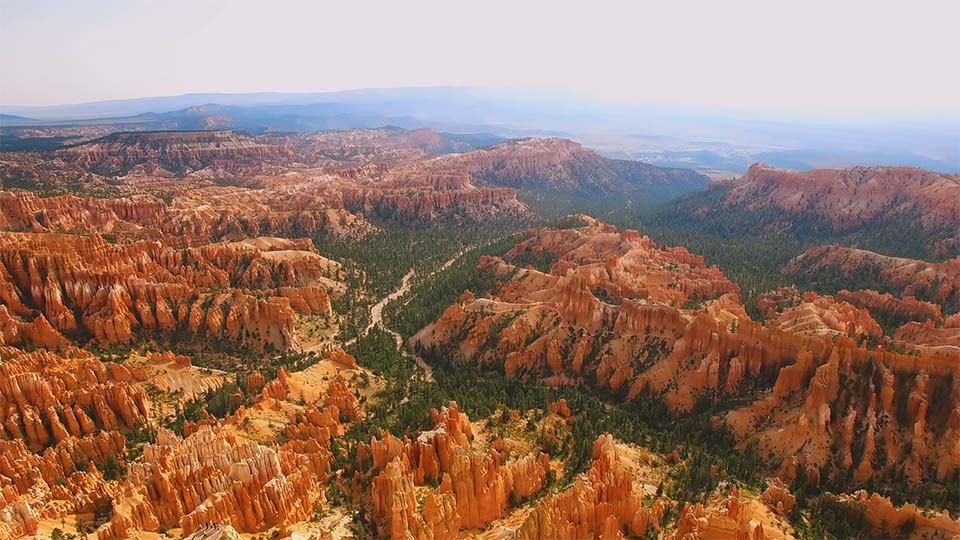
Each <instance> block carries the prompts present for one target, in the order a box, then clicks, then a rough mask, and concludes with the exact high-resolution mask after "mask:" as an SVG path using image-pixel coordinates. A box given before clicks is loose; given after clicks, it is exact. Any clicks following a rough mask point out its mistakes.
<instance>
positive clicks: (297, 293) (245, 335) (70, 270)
mask: <svg viewBox="0 0 960 540" xmlns="http://www.w3.org/2000/svg"><path fill="white" fill-rule="evenodd" d="M300 247H305V246H302V245H301V246H300ZM335 271H336V267H335V264H334V263H331V262H330V261H328V260H327V259H324V258H322V257H320V256H319V255H317V254H316V253H313V252H311V251H304V250H278V251H269V250H260V249H257V248H253V247H249V246H248V245H244V244H210V245H207V246H203V247H199V248H186V249H174V248H169V247H167V246H165V245H164V244H163V243H162V242H157V241H142V242H136V243H132V244H127V245H111V244H109V243H107V242H106V241H104V240H103V239H102V238H101V237H100V236H97V235H93V236H89V237H84V236H70V235H59V234H51V233H0V291H2V293H0V298H2V299H3V306H0V309H2V317H3V318H6V319H7V320H8V321H10V322H8V323H7V327H8V328H10V330H5V331H4V334H3V337H4V340H5V341H6V342H7V343H10V344H29V345H38V346H56V345H58V344H60V343H61V340H63V338H64V336H65V337H69V338H72V339H75V340H78V341H80V342H85V341H86V340H87V339H91V340H93V341H94V342H96V343H99V344H101V345H109V344H113V343H125V342H129V341H131V340H132V339H133V338H134V336H135V334H137V333H139V332H144V331H160V332H167V333H171V334H172V333H174V332H185V333H186V334H187V335H195V336H208V337H214V338H220V337H224V338H227V339H229V340H232V341H234V342H235V343H237V344H243V345H249V346H253V347H256V348H259V349H263V348H266V347H269V348H273V349H276V350H284V349H287V348H289V347H292V346H294V345H295V340H296V336H295V332H294V322H295V318H296V314H297V313H300V314H303V315H323V316H329V315H331V313H332V311H331V307H330V297H329V294H328V292H327V288H326V286H325V285H324V280H327V281H328V282H329V278H328V277H327V276H330V275H331V274H332V273H333V272H335ZM38 320H40V321H45V322H43V323H41V324H42V325H45V324H47V322H48V323H49V326H51V327H52V330H48V331H45V333H46V334H47V335H45V336H44V337H45V339H48V341H41V340H40V339H39V338H38V337H37V336H36V335H35V334H31V333H30V332H29V331H28V330H25V329H22V328H23V327H22V325H25V324H28V323H29V324H34V323H35V322H36V321H38Z"/></svg>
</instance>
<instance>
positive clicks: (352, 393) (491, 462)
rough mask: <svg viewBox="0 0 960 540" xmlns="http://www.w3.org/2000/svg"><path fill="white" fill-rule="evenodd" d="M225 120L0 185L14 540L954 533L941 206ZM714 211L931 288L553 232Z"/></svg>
mask: <svg viewBox="0 0 960 540" xmlns="http://www.w3.org/2000/svg"><path fill="white" fill-rule="evenodd" d="M215 113H216V108H209V109H208V108H205V107H200V108H198V109H197V110H196V111H190V114H194V115H195V116H196V117H197V118H202V119H204V120H203V121H204V122H205V123H204V124H203V125H200V126H198V127H200V128H203V130H201V131H158V132H152V131H138V132H117V133H104V132H102V131H100V130H97V129H93V128H91V129H85V130H79V131H76V132H75V133H74V135H77V136H78V137H80V138H79V139H78V140H76V141H75V142H74V143H73V144H70V145H66V146H63V147H60V148H56V149H51V150H42V151H36V152H4V153H0V180H2V181H3V188H4V189H2V190H0V539H6V538H10V539H20V538H30V539H33V538H57V539H59V540H66V539H69V538H74V539H78V538H84V539H88V540H89V539H96V540H114V539H122V538H143V539H149V540H159V539H161V538H191V539H195V540H201V539H203V540H215V539H217V538H223V539H238V538H244V539H255V538H256V539H261V538H297V539H307V538H312V539H317V540H321V539H326V538H370V537H376V538H390V539H397V540H409V539H416V540H455V539H463V538H479V539H482V540H501V539H504V538H514V539H523V540H553V539H557V540H560V539H582V540H587V539H599V538H643V539H648V540H652V539H655V538H656V539H665V540H697V539H703V540H711V539H718V540H726V539H729V540H744V539H750V540H761V539H774V538H778V539H779V538H787V539H794V538H810V537H815V536H816V534H817V532H818V531H819V529H817V528H816V527H817V526H823V525H824V523H826V524H827V526H837V525H838V524H841V523H849V524H854V525H856V526H857V527H859V529H857V530H858V534H859V533H862V534H864V535H867V536H869V537H880V536H883V535H890V534H893V535H895V536H905V537H911V538H917V539H920V538H932V537H937V536H934V535H940V536H939V537H944V538H950V537H960V507H958V506H957V504H956V501H955V500H954V499H953V497H954V495H955V493H956V490H955V489H954V487H953V486H954V485H956V483H957V482H958V480H960V373H958V369H960V314H958V313H957V311H958V309H960V266H958V264H957V263H958V260H960V259H944V257H945V256H949V255H950V254H951V253H953V250H954V248H955V247H956V246H955V243H956V241H957V240H958V239H957V238H954V237H953V236H952V233H950V228H951V227H954V226H955V225H956V224H957V223H958V215H957V214H956V212H954V209H953V208H951V207H950V205H949V204H948V202H949V200H950V198H951V197H953V194H954V191H952V190H953V189H954V187H953V186H954V184H956V180H955V178H953V177H951V176H949V175H941V174H937V173H931V172H928V171H921V170H919V169H906V168H888V167H876V168H856V169H849V170H843V171H839V170H837V171H834V170H831V171H811V172H805V173H794V172H789V171H779V170H775V169H772V168H769V167H766V166H762V165H756V166H754V167H752V168H751V169H750V171H749V172H748V173H747V174H746V175H745V176H744V177H743V178H741V179H738V180H735V181H731V183H730V184H729V185H728V184H726V183H722V185H714V186H711V187H707V180H706V178H705V177H703V176H702V175H700V174H698V173H696V172H693V171H689V170H683V169H669V168H661V167H655V166H652V165H648V164H644V163H639V162H633V161H625V160H616V159H609V158H606V157H603V156H601V155H599V154H598V153H596V152H594V151H593V150H590V149H588V148H585V147H583V146H582V145H580V144H579V143H576V142H573V141H569V140H565V139H560V138H522V139H511V140H503V139H501V138H497V137H487V136H481V135H454V134H450V133H442V132H438V131H435V130H432V129H415V130H403V129H399V128H391V127H388V128H378V129H356V130H347V131H325V132H313V133H281V132H266V133H262V134H259V135H251V134H247V133H242V132H238V131H231V130H229V129H227V128H229V127H230V123H231V122H230V121H229V118H227V117H223V118H220V117H218V116H217V114H215ZM63 133H64V134H66V133H67V132H66V131H65V132H63ZM898 183H899V184H898ZM898 186H899V187H898ZM701 189H703V190H704V191H702V192H700V193H697V194H695V195H691V196H689V198H688V199H687V200H692V201H695V202H696V201H699V197H702V196H705V195H704V194H706V196H711V195H712V196H716V194H717V193H722V194H723V202H722V204H723V205H724V208H726V209H735V210H736V211H738V212H739V211H742V212H744V215H746V216H749V215H750V213H751V212H759V213H761V214H764V215H766V214H765V213H769V212H770V210H771V209H775V210H776V213H777V214H778V215H779V216H781V217H782V219H783V220H787V221H789V220H791V219H794V218H795V217H796V216H806V217H810V216H815V217H816V219H819V220H823V222H824V223H825V224H827V226H828V228H830V229H831V230H833V229H836V230H852V229H856V228H857V227H859V226H861V225H862V224H863V223H866V222H877V221H885V220H886V221H890V222H898V220H909V219H911V218H910V216H912V215H914V214H915V213H922V214H923V219H922V220H921V221H918V222H917V224H916V225H917V227H919V229H917V230H920V231H922V232H923V235H924V240H925V241H929V247H930V252H931V255H933V254H936V256H932V257H930V258H929V261H928V260H921V259H908V258H903V257H893V256H890V255H887V254H882V253H880V252H874V251H868V250H866V249H863V248H859V247H851V246H849V245H846V244H843V245H841V244H830V243H823V244H818V245H814V246H812V247H809V246H805V248H804V249H805V251H804V252H803V253H801V254H798V255H796V256H791V257H790V259H789V262H787V263H786V265H785V266H784V267H783V268H782V269H778V271H779V270H782V275H783V276H785V278H786V279H791V280H794V281H795V284H788V285H785V286H782V287H771V288H769V290H763V291H760V292H758V293H757V294H755V295H753V296H751V297H750V298H751V300H749V301H748V300H747V297H748V294H747V293H748V291H750V290H751V289H752V288H755V284H754V283H752V282H749V281H745V280H742V279H741V280H735V279H733V278H732V277H731V276H732V274H728V273H726V272H725V270H721V268H720V267H718V266H716V265H713V264H711V261H710V260H709V259H708V258H705V256H702V255H700V254H698V253H695V252H694V251H693V250H691V249H687V248H686V247H682V246H680V245H677V246H671V245H668V244H667V243H664V242H658V241H655V240H654V239H653V238H652V237H651V236H648V235H647V234H645V233H644V232H643V229H642V228H641V229H640V230H633V229H630V228H626V227H619V226H614V225H611V224H609V223H605V222H604V221H602V220H601V219H597V218H596V217H591V216H589V215H586V214H583V213H574V214H570V215H565V216H563V217H556V218H554V217H550V218H548V217H546V216H544V215H541V212H544V213H546V211H545V210H544V208H547V207H549V204H544V203H545V202H546V203H551V202H556V201H563V202H565V203H566V202H569V201H578V200H580V199H583V200H584V201H586V200H588V199H589V200H590V201H594V202H595V201H603V202H604V203H605V204H614V203H622V205H621V207H620V209H621V211H622V212H623V213H624V215H627V214H628V208H629V207H630V205H631V204H633V203H634V202H639V201H642V200H646V199H649V200H651V201H652V200H654V199H656V198H657V197H664V196H670V197H672V196H677V195H682V194H684V193H690V192H694V191H696V190H701ZM718 190H719V191H718ZM798 194H799V195H798ZM627 201H629V204H628V202H627ZM895 201H901V202H902V201H907V202H905V203H902V204H895ZM945 201H946V202H945ZM584 204H586V203H584ZM538 205H543V206H538ZM558 206H559V203H558ZM710 211H711V210H710V209H706V208H705V209H703V213H704V215H709V213H710ZM804 219H806V218H804ZM551 220H552V221H551ZM778 223H779V224H781V225H782V222H778ZM758 228H762V227H761V226H760V225H758ZM476 231H480V232H479V233H478V232H476ZM807 247H809V249H807ZM941 259H943V260H941ZM800 277H803V278H804V279H805V280H806V281H804V280H801V279H800ZM751 302H752V303H751ZM426 314H432V315H430V316H429V317H428V316H427V315H426ZM411 327H414V328H413V329H412V330H411Z"/></svg>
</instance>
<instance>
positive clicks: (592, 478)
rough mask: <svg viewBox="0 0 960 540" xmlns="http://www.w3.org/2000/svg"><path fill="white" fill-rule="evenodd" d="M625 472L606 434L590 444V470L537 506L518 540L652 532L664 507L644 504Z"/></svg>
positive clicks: (658, 503) (609, 536)
mask: <svg viewBox="0 0 960 540" xmlns="http://www.w3.org/2000/svg"><path fill="white" fill-rule="evenodd" d="M643 499H644V496H643V494H642V493H640V492H639V490H638V489H637V488H636V487H635V486H634V483H633V476H632V474H631V471H630V469H629V468H628V467H627V466H626V464H625V463H624V462H623V461H622V460H621V458H620V453H619V450H618V449H617V446H616V443H615V442H614V440H613V438H612V437H611V436H610V435H602V436H600V438H598V439H597V440H596V442H594V444H593V465H592V466H591V467H590V470H589V471H587V473H586V474H583V475H580V476H579V477H578V478H577V480H576V481H575V482H574V484H573V486H571V487H570V488H568V489H567V490H565V491H562V492H560V493H558V494H555V495H550V496H548V497H546V498H545V499H543V501H541V502H539V503H537V505H536V506H535V507H534V509H533V511H532V512H530V514H529V515H528V516H527V517H526V519H525V520H524V521H523V524H522V525H521V526H520V528H519V529H517V532H516V538H518V539H520V540H575V539H583V540H587V539H592V538H619V537H622V536H623V535H625V534H631V535H634V536H640V537H643V538H646V537H647V536H646V534H647V532H648V531H649V530H654V531H658V530H659V528H660V519H661V517H662V516H663V514H664V511H665V506H664V505H663V502H662V501H656V502H654V503H653V505H652V506H646V505H644V504H643V503H644V501H643Z"/></svg>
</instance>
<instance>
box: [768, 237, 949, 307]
mask: <svg viewBox="0 0 960 540" xmlns="http://www.w3.org/2000/svg"><path fill="white" fill-rule="evenodd" d="M785 270H786V272H788V273H791V274H795V275H810V274H813V275H816V274H817V273H825V274H827V275H837V276H857V275H861V276H866V277H867V278H868V279H870V280H871V281H874V282H877V283H879V285H880V286H882V287H883V288H884V289H885V290H886V291H888V292H890V293H894V294H896V295H897V296H898V297H899V298H901V299H903V300H904V301H909V300H910V299H911V298H913V299H916V300H921V301H925V302H929V303H933V304H938V305H940V306H941V308H942V311H943V312H944V313H947V314H949V313H956V312H957V311H958V310H960V258H954V259H950V260H946V261H943V262H938V263H931V262H927V261H921V260H917V259H906V258H902V257H889V256H886V255H881V254H879V253H874V252H872V251H867V250H864V249H855V248H848V247H843V246H838V245H827V246H817V247H814V248H810V249H808V250H807V251H805V252H804V253H802V254H801V255H799V256H797V257H796V258H794V259H793V260H791V261H790V264H788V265H787V267H786V269H785ZM927 309H928V310H929V308H927Z"/></svg>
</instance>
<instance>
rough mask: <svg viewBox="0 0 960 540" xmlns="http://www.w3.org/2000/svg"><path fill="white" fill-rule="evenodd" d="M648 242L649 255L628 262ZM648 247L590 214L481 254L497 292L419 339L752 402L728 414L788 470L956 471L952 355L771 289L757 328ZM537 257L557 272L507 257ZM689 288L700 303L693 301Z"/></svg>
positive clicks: (497, 360) (679, 259) (512, 361)
mask: <svg viewBox="0 0 960 540" xmlns="http://www.w3.org/2000/svg"><path fill="white" fill-rule="evenodd" d="M598 245H602V246H609V251H603V250H598V249H597V246H598ZM643 246H647V251H645V253H646V254H647V257H650V259H652V260H648V261H647V262H646V263H645V264H628V263H627V262H626V261H629V260H630V259H632V258H633V257H634V256H633V255H631V254H634V253H636V252H637V251H638V250H639V249H640V248H641V247H643ZM649 246H650V242H649V241H648V240H645V239H642V238H641V237H639V235H634V234H632V233H629V232H627V233H617V232H615V231H612V230H611V229H610V228H609V227H608V226H603V225H601V224H598V223H596V222H589V221H587V222H585V225H584V226H583V227H581V228H579V229H564V230H547V231H541V232H538V233H537V234H535V235H534V237H533V238H532V239H531V240H528V241H527V242H525V243H523V244H520V245H518V246H517V248H515V249H514V250H513V251H512V252H511V253H510V254H508V256H507V258H506V260H498V259H487V260H485V261H483V262H482V263H481V268H480V269H479V271H481V272H486V273H488V275H489V276H490V279H491V281H492V282H494V283H496V284H497V285H496V288H495V289H494V291H493V292H492V293H491V294H490V295H489V297H487V298H476V297H474V296H473V295H465V296H464V297H462V298H461V299H460V301H459V302H458V303H456V304H454V305H452V306H451V307H450V308H448V309H447V310H446V311H445V312H444V314H443V315H442V316H441V317H440V318H439V319H438V320H437V321H436V322H435V323H434V324H432V325H430V326H429V327H427V328H426V329H424V330H423V331H422V332H420V333H419V334H418V335H417V336H415V338H414V341H415V344H417V345H418V346H419V347H420V349H421V350H424V351H429V350H431V348H433V349H432V350H434V351H438V352H439V353H440V354H444V355H447V356H448V357H457V356H458V355H460V357H462V358H464V359H466V361H467V362H469V363H475V364H480V365H485V366H492V367H496V368H501V367H502V369H503V370H504V371H505V372H506V374H507V375H508V376H513V377H518V378H520V379H522V380H531V381H533V380H536V381H539V382H542V383H547V384H556V385H580V386H584V387H589V388H592V389H594V390H596V391H600V392H601V393H602V395H605V396H609V397H610V398H612V399H615V400H627V401H629V400H632V399H649V398H650V397H660V398H662V399H664V400H665V401H666V403H667V404H668V406H669V407H670V408H672V409H673V410H674V411H678V412H681V413H682V412H685V411H689V410H690V409H692V408H693V406H694V404H695V403H696V402H697V401H698V400H700V399H717V400H719V399H724V398H733V399H735V400H737V401H738V402H740V403H743V402H746V403H747V404H746V405H739V406H736V407H734V408H733V409H732V410H730V411H729V412H727V413H726V414H725V415H724V417H723V419H725V421H726V422H727V423H728V424H729V426H730V427H731V428H732V429H733V430H734V432H735V433H736V434H737V436H738V437H739V438H740V440H742V441H743V442H744V444H746V443H747V442H750V441H757V442H758V443H759V445H760V452H761V455H764V456H770V457H773V458H774V459H775V462H777V463H780V462H782V463H783V464H784V467H785V470H784V474H785V476H787V477H794V476H796V475H798V474H800V475H814V476H817V475H819V474H820V473H821V471H828V472H829V473H830V474H844V473H845V472H846V471H851V473H852V478H851V480H850V481H851V482H853V484H854V485H857V484H860V483H863V482H866V481H867V480H869V479H872V478H881V477H890V476H895V475H899V474H903V475H905V476H907V477H908V478H910V479H911V481H913V482H920V481H923V480H926V479H931V480H936V481H944V480H948V479H950V478H952V477H953V475H955V474H957V473H956V471H957V468H958V467H960V425H958V423H957V422H960V387H958V386H957V382H956V381H957V380H960V379H958V377H957V375H958V373H957V369H960V357H958V356H957V354H956V353H952V352H950V351H946V350H931V349H923V350H915V351H913V352H911V353H909V354H901V353H895V352H891V351H889V350H883V349H876V348H867V347H868V346H869V345H868V340H867V339H865V338H869V337H873V338H876V337H877V336H879V335H880V333H881V330H880V328H879V326H878V325H877V323H876V322H875V321H874V320H873V319H872V317H871V316H870V314H869V312H868V311H867V310H866V309H863V308H857V307H854V306H852V305H850V304H848V303H846V302H841V301H838V300H836V299H834V298H833V297H821V296H818V295H815V294H811V295H807V296H805V297H804V296H802V297H799V298H795V299H793V300H790V299H789V297H790V295H789V294H784V295H780V297H779V298H778V299H777V300H776V301H773V300H771V304H770V307H769V310H770V314H771V315H774V318H773V319H771V320H770V321H769V323H768V325H762V324H760V323H757V322H755V321H752V320H751V319H750V318H749V317H748V316H747V315H746V313H745V312H744V311H743V309H742V306H740V305H739V302H738V301H737V299H736V295H735V290H736V289H735V287H734V286H733V285H732V284H730V283H729V282H728V281H726V280H725V278H723V276H722V274H720V273H719V271H718V270H716V269H715V268H714V269H709V268H705V267H703V265H702V261H698V260H697V259H696V258H692V257H693V256H691V255H689V254H687V253H686V252H685V250H680V251H676V252H675V251H672V250H670V249H667V248H656V249H654V250H653V251H650V249H651V248H650V247H649ZM608 253H622V254H623V255H621V257H620V258H619V259H618V258H616V257H610V256H608V255H607V254H608ZM531 254H538V255H542V256H545V257H546V258H545V259H541V261H542V262H544V263H549V268H550V271H549V273H543V272H540V271H537V270H532V269H530V268H526V269H524V268H518V267H517V266H516V265H515V264H511V261H513V262H515V263H522V262H523V261H525V260H532V259H531ZM652 254H656V256H654V255H652ZM697 262H699V264H697ZM639 284H642V287H641V286H639ZM595 291H603V293H601V294H597V293H596V292H595ZM628 291H629V292H628ZM694 291H698V292H696V293H695V292H694ZM694 294H699V295H700V296H699V298H700V299H703V300H706V302H705V304H702V305H695V306H691V305H690V304H688V301H689V299H690V298H691V296H692V295H694ZM598 296H601V297H604V298H606V299H607V301H602V300H600V299H599V298H598ZM781 304H782V305H781ZM783 305H786V306H789V307H785V308H784V307H782V306H783ZM682 306H686V308H684V307H682ZM781 309H782V311H780V312H779V315H776V314H777V312H778V310H781ZM851 336H852V337H851ZM811 481H812V482H813V483H814V484H816V482H817V479H816V478H811Z"/></svg>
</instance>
